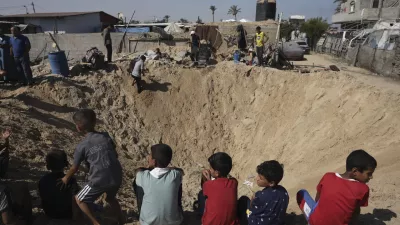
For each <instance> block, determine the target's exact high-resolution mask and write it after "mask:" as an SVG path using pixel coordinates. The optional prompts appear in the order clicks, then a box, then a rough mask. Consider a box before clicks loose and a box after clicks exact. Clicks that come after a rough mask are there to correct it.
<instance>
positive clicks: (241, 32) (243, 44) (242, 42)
mask: <svg viewBox="0 0 400 225" xmlns="http://www.w3.org/2000/svg"><path fill="white" fill-rule="evenodd" d="M236 32H237V42H238V44H237V45H238V48H239V49H240V50H244V49H246V48H247V40H246V36H247V32H246V30H245V29H244V28H243V25H242V24H240V25H238V26H237V27H236Z"/></svg>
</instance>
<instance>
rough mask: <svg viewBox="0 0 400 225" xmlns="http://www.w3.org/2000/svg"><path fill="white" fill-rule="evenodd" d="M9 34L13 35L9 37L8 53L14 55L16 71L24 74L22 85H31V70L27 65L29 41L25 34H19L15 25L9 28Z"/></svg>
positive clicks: (18, 29) (28, 61) (19, 31)
mask: <svg viewBox="0 0 400 225" xmlns="http://www.w3.org/2000/svg"><path fill="white" fill-rule="evenodd" d="M11 34H12V35H13V37H12V38H11V39H10V47H11V49H10V54H11V55H12V56H13V57H14V61H15V64H16V66H17V70H18V72H19V73H21V72H23V73H24V75H25V81H24V85H33V78H32V70H31V66H30V65H29V63H30V60H29V51H30V50H31V43H30V41H29V39H28V38H27V37H26V36H24V35H22V34H21V30H20V28H19V27H17V26H14V27H12V28H11Z"/></svg>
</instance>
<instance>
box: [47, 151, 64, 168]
mask: <svg viewBox="0 0 400 225" xmlns="http://www.w3.org/2000/svg"><path fill="white" fill-rule="evenodd" d="M46 166H47V169H49V170H51V171H60V170H63V169H64V168H65V167H67V166H68V159H67V154H66V153H65V152H64V151H61V150H51V151H50V152H49V153H48V154H47V155H46Z"/></svg>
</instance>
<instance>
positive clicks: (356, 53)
mask: <svg viewBox="0 0 400 225" xmlns="http://www.w3.org/2000/svg"><path fill="white" fill-rule="evenodd" d="M340 40H342V39H341V38H336V37H332V36H328V37H327V38H326V39H325V41H324V44H323V45H322V46H321V47H320V49H321V51H320V52H321V53H326V54H331V55H335V56H338V57H341V58H343V59H345V60H346V61H347V63H348V64H349V65H351V66H357V67H361V68H365V69H367V70H370V71H373V72H375V73H377V74H380V75H382V76H387V77H393V78H396V79H398V78H400V37H396V39H395V43H396V45H395V47H394V49H393V50H386V49H376V48H372V47H371V46H370V45H369V44H368V42H367V43H365V44H364V45H361V44H355V46H354V47H351V48H348V49H347V52H345V53H346V54H345V55H343V54H338V52H337V51H335V50H334V48H335V46H336V47H337V45H334V44H333V43H336V42H337V41H340ZM345 44H348V42H345ZM339 49H342V48H341V47H339Z"/></svg>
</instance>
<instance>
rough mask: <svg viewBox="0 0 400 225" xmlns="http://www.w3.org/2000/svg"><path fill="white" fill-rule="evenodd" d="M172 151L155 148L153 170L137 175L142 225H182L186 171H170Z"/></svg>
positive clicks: (135, 184)
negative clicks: (183, 189) (182, 201)
mask: <svg viewBox="0 0 400 225" xmlns="http://www.w3.org/2000/svg"><path fill="white" fill-rule="evenodd" d="M171 159H172V149H171V148H170V147H169V146H168V145H165V144H158V145H154V146H152V147H151V154H150V156H149V167H148V168H140V169H138V170H137V173H136V180H135V182H136V183H134V190H135V192H136V196H137V199H138V206H139V210H140V224H141V225H180V224H181V223H182V221H183V211H182V204H181V199H182V176H183V170H181V169H177V168H170V167H168V165H169V164H170V162H171Z"/></svg>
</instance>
